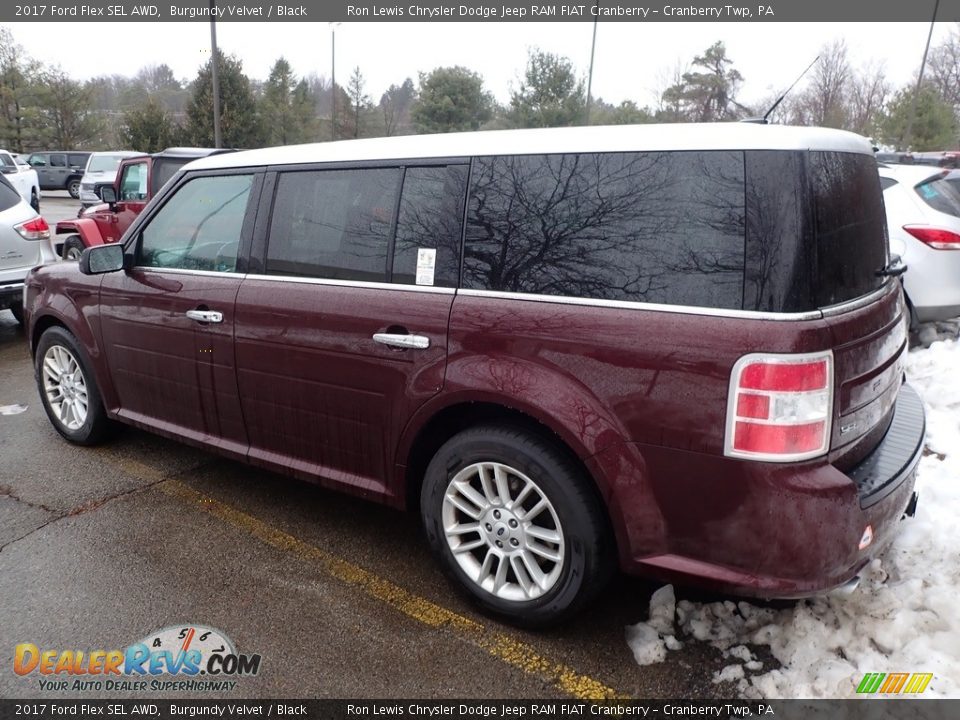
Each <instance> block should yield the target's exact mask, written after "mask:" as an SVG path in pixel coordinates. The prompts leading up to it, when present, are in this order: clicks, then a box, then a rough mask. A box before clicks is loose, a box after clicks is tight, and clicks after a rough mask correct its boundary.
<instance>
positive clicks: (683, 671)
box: [0, 194, 730, 698]
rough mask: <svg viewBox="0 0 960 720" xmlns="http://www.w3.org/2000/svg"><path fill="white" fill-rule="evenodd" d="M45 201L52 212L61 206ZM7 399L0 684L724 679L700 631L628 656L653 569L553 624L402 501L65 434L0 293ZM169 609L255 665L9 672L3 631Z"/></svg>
mask: <svg viewBox="0 0 960 720" xmlns="http://www.w3.org/2000/svg"><path fill="white" fill-rule="evenodd" d="M44 200H45V201H44V205H43V207H42V212H43V213H44V215H45V216H46V217H47V219H48V221H50V222H51V225H52V224H53V222H52V221H55V220H56V219H58V218H57V214H60V213H67V215H65V216H66V217H69V216H72V215H73V214H75V212H76V204H75V203H74V202H73V201H64V200H62V199H61V200H58V199H54V198H51V197H50V195H49V194H47V196H46V197H45V199H44ZM70 209H72V213H70V212H68V210H70ZM55 212H56V213H57V214H55ZM12 405H20V406H25V407H26V409H25V410H24V411H23V412H18V413H15V414H2V413H0V657H3V658H4V661H3V663H2V665H0V697H16V698H25V697H87V698H94V697H117V696H118V695H120V696H122V697H141V696H152V697H236V698H240V697H247V698H256V697H298V698H325V697H339V698H361V697H363V698H390V697H397V698H550V697H556V698H564V697H566V698H570V697H575V698H576V697H579V698H588V697H611V696H632V697H636V698H658V697H686V698H709V697H729V696H730V692H729V691H730V688H725V687H723V686H720V685H715V684H713V682H712V681H711V677H712V675H713V673H714V672H715V671H716V670H718V669H720V668H721V667H723V665H724V664H726V663H725V662H724V660H723V658H722V657H721V656H720V653H719V652H717V651H715V650H713V649H712V648H710V647H709V646H707V645H704V644H701V643H687V644H686V646H685V647H684V648H683V649H682V650H680V651H678V652H672V653H671V654H670V657H669V658H668V659H667V661H665V662H663V663H660V664H657V665H653V666H648V667H643V668H641V667H638V666H637V665H636V663H635V662H634V660H633V657H632V655H631V652H630V649H629V648H628V646H627V643H626V641H625V639H624V629H625V626H626V625H628V624H631V623H635V622H638V621H640V620H644V619H646V613H647V603H648V600H649V597H650V594H651V593H652V592H653V590H655V589H656V587H657V585H656V584H652V583H648V582H644V581H641V580H638V579H635V578H627V577H618V578H617V579H616V580H615V581H614V582H613V583H612V584H611V586H610V587H609V588H608V589H607V590H606V592H605V593H604V594H603V595H602V596H601V598H600V599H599V601H598V602H596V603H595V605H594V606H593V607H592V608H590V609H589V610H588V611H587V612H586V613H584V614H583V615H581V616H579V617H578V618H576V619H575V620H573V621H572V622H570V623H568V624H567V625H565V626H564V627H561V628H558V629H553V630H549V631H544V632H536V633H535V632H527V631H522V630H518V629H516V628H512V627H510V626H508V625H504V624H501V623H499V622H497V621H494V620H491V619H489V618H487V617H485V616H483V615H482V614H480V613H478V612H477V611H476V610H475V609H474V608H473V607H472V605H471V604H470V603H469V602H467V601H465V600H464V599H463V598H462V597H461V596H460V595H459V594H458V593H457V592H456V591H455V590H454V589H453V588H452V587H451V586H450V585H449V583H448V582H447V581H446V579H445V578H444V577H443V575H442V574H441V572H440V571H439V569H438V567H437V565H436V564H435V563H434V561H433V559H432V558H431V557H430V555H429V552H428V550H427V547H426V543H425V541H424V539H423V537H422V533H421V531H420V527H419V523H418V519H417V517H416V515H414V514H404V513H400V512H396V511H393V510H389V509H386V508H383V507H380V506H377V505H373V504H370V503H367V502H364V501H360V500H357V499H354V498H349V497H346V496H342V495H338V494H336V493H333V492H329V491H326V490H323V489H320V488H318V487H316V486H313V485H310V484H306V483H302V482H298V481H295V480H293V479H290V478H286V477H283V476H280V475H275V474H271V473H267V472H264V471H262V470H259V469H255V468H250V467H247V466H245V465H242V464H240V463H237V462H233V461H229V460H225V459H222V458H220V457H218V456H216V455H213V454H211V453H206V452H202V451H199V450H195V449H191V448H188V447H186V446H183V445H180V444H177V443H175V442H172V441H168V440H165V439H161V438H159V437H156V436H153V435H150V434H148V433H145V432H141V431H138V430H134V429H131V428H128V429H126V430H124V431H123V432H122V433H121V434H120V435H119V436H118V437H117V438H116V439H114V440H112V441H110V442H109V443H108V444H106V445H103V446H100V447H97V448H80V447H74V446H72V445H70V444H68V443H67V442H65V441H64V440H62V439H61V437H60V436H59V435H58V434H57V433H56V432H55V431H54V429H53V427H52V426H51V425H50V424H49V422H48V421H47V418H46V416H45V414H44V412H43V409H42V407H41V405H40V398H39V395H38V393H37V390H36V387H35V384H34V376H33V368H32V364H31V359H30V356H29V351H28V347H27V342H26V338H25V336H24V334H23V332H22V331H21V330H20V329H19V328H18V327H17V326H16V324H15V322H14V320H13V317H12V316H11V315H10V313H9V312H5V311H0V407H3V406H12ZM679 596H680V597H683V594H682V593H680V594H679ZM180 624H184V625H187V624H191V625H197V624H199V625H203V626H206V627H211V628H216V629H219V630H221V631H222V632H223V633H224V634H225V635H226V636H228V637H229V638H231V639H232V640H233V642H234V644H235V645H236V647H237V650H238V651H239V652H242V653H258V654H260V655H261V656H262V664H261V668H260V672H259V673H258V674H257V675H256V676H255V677H246V678H242V679H241V680H239V682H238V686H237V687H236V688H235V689H234V690H232V691H230V692H221V693H219V694H218V693H196V692H186V693H184V692H174V693H164V692H147V693H118V692H107V691H99V692H97V691H93V692H82V693H81V692H77V691H72V690H70V689H67V690H66V691H49V690H45V691H41V690H40V686H39V683H38V677H39V676H38V674H37V673H33V674H31V675H28V676H25V677H20V676H17V675H16V674H15V673H14V672H13V671H12V658H13V652H14V647H15V646H16V645H17V644H18V643H25V642H29V643H34V644H36V645H37V646H38V647H39V648H40V649H41V650H45V649H56V650H67V649H71V650H81V649H82V650H104V649H107V650H109V649H122V648H125V647H127V646H128V645H130V644H132V643H134V642H136V641H138V640H139V639H141V638H143V637H145V636H147V635H148V634H151V633H154V632H155V631H156V630H159V629H161V628H165V627H168V626H173V625H180ZM69 679H70V680H71V681H72V680H73V679H74V678H73V677H70V678H69Z"/></svg>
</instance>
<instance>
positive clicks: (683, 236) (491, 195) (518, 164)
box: [462, 152, 744, 308]
mask: <svg viewBox="0 0 960 720" xmlns="http://www.w3.org/2000/svg"><path fill="white" fill-rule="evenodd" d="M743 162H744V160H743V153H740V152H673V153H663V152H654V153H621V154H607V155H599V154H589V155H588V154H584V155H550V156H520V157H497V158H481V159H479V160H477V161H476V163H475V166H474V171H473V179H472V180H471V189H470V202H469V211H468V218H467V236H466V238H467V239H466V247H465V250H464V252H465V257H464V268H463V273H464V275H463V280H462V282H463V285H464V287H467V288H479V289H490V290H502V291H510V292H522V293H539V294H545V295H566V296H573V297H587V298H600V299H611V300H633V301H645V302H655V303H672V304H684V305H698V306H706V307H719V308H740V307H741V305H742V301H743V257H744V189H743V188H744V180H743Z"/></svg>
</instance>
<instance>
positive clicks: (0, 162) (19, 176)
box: [0, 150, 40, 212]
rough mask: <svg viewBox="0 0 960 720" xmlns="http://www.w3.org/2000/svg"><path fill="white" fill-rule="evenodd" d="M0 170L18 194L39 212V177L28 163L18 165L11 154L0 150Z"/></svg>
mask: <svg viewBox="0 0 960 720" xmlns="http://www.w3.org/2000/svg"><path fill="white" fill-rule="evenodd" d="M0 172H2V173H3V175H4V177H6V178H7V180H9V181H10V184H11V185H13V186H14V187H15V188H16V189H17V192H18V193H20V196H21V197H22V198H23V199H24V200H26V201H27V202H28V203H30V205H31V206H32V207H33V209H34V210H36V211H37V212H40V178H38V177H37V171H36V170H34V169H33V168H32V167H30V166H29V165H20V164H19V163H18V162H17V161H16V160H14V158H13V154H11V153H9V152H7V151H6V150H0Z"/></svg>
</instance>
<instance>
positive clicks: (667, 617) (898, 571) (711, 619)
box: [627, 341, 960, 698]
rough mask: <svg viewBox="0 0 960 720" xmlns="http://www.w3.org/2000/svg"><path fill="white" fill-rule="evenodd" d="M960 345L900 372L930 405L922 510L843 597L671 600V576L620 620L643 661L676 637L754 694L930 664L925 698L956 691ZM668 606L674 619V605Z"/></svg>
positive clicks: (936, 347) (923, 354)
mask: <svg viewBox="0 0 960 720" xmlns="http://www.w3.org/2000/svg"><path fill="white" fill-rule="evenodd" d="M958 368H960V345H958V344H957V342H955V341H953V342H936V343H934V344H933V345H931V346H930V347H929V348H928V349H926V350H921V351H915V352H913V353H911V354H910V355H909V357H908V360H907V376H908V378H909V381H910V382H911V384H912V385H913V387H914V388H916V390H917V391H918V392H919V393H920V395H921V397H923V399H924V402H925V404H926V409H927V446H928V448H929V451H930V453H931V454H928V455H926V456H925V457H924V458H923V459H922V460H921V462H920V471H919V476H918V479H917V489H918V490H919V491H920V503H919V505H918V508H917V515H916V517H915V518H913V519H907V520H905V521H904V523H903V527H902V528H901V529H900V533H899V534H898V536H897V539H896V540H895V541H894V543H893V545H892V546H891V547H890V548H889V549H888V550H887V552H886V553H885V554H884V556H883V557H882V558H881V559H877V560H874V561H873V562H872V563H871V564H870V565H869V566H868V568H867V569H866V571H865V572H864V574H863V582H862V583H861V585H860V588H859V589H858V590H856V591H855V592H854V593H853V594H852V595H850V596H848V597H830V598H825V597H821V598H813V599H809V600H804V601H801V602H798V603H797V604H796V605H795V606H794V607H792V608H789V609H786V610H774V609H770V608H761V607H757V606H755V605H751V604H750V603H747V602H736V603H735V602H731V601H726V602H717V603H709V604H703V603H692V602H688V601H686V600H683V601H680V602H679V603H675V601H674V594H673V588H672V587H671V586H666V587H664V588H661V589H660V590H658V591H657V592H656V593H654V595H653V597H652V598H651V603H650V605H651V610H650V619H649V620H648V621H647V622H644V623H639V624H637V625H634V626H631V627H628V628H627V642H628V643H629V644H630V647H631V649H632V650H633V652H634V656H635V657H636V658H637V662H638V663H640V664H641V665H643V664H650V663H653V662H659V661H661V660H663V659H665V658H666V656H667V650H668V649H675V648H677V647H679V646H680V643H679V641H678V640H677V639H676V638H677V637H680V638H682V639H684V640H687V639H695V640H697V641H701V642H708V643H710V644H711V645H713V646H714V647H716V648H718V649H719V650H721V651H722V652H723V654H724V658H725V659H726V660H728V661H729V664H727V665H725V666H724V667H723V668H722V669H721V670H720V671H719V672H717V673H715V675H714V678H713V680H714V682H734V683H736V687H737V689H738V690H739V692H740V693H741V694H742V695H743V696H745V697H752V698H777V697H783V698H798V697H799V698H832V697H837V698H849V697H851V696H853V695H854V693H855V690H856V686H857V684H858V683H859V682H860V680H861V678H862V677H863V676H864V674H866V673H868V672H888V673H889V672H930V673H933V674H934V678H933V681H932V682H931V683H930V685H929V687H928V688H927V690H926V692H925V693H924V697H954V698H956V697H960V609H958V607H957V596H958V595H960V552H958V548H960V375H958V373H957V369H958ZM671 609H674V612H673V613H672V615H673V617H671V613H670V610H671ZM763 645H766V646H769V648H770V652H771V653H772V655H773V656H774V657H775V658H776V659H777V661H778V662H779V664H780V667H778V668H773V669H769V668H768V669H767V670H766V672H763V670H764V667H763V663H762V662H761V661H759V660H758V659H757V658H756V656H755V655H754V652H753V651H751V649H750V646H754V647H757V646H763Z"/></svg>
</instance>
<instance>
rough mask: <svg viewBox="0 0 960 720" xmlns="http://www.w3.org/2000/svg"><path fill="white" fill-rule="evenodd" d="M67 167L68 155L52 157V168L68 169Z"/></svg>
mask: <svg viewBox="0 0 960 720" xmlns="http://www.w3.org/2000/svg"><path fill="white" fill-rule="evenodd" d="M66 166H67V156H66V155H51V156H50V167H66Z"/></svg>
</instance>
